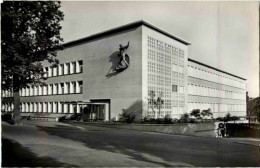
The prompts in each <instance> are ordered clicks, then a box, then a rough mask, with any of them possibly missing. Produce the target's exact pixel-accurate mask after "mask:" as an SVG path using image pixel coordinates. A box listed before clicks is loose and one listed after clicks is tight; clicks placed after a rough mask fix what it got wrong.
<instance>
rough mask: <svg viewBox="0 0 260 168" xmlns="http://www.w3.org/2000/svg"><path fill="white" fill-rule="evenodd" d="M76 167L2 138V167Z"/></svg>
mask: <svg viewBox="0 0 260 168" xmlns="http://www.w3.org/2000/svg"><path fill="white" fill-rule="evenodd" d="M39 166H40V167H72V166H73V167H75V165H68V164H66V163H61V162H59V161H57V160H55V159H53V158H51V157H38V156H37V155H36V154H34V153H32V152H31V151H30V150H29V148H26V147H23V146H22V145H20V144H19V143H17V142H15V141H13V140H9V139H6V138H2V167H39Z"/></svg>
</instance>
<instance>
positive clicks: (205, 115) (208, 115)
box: [201, 108, 213, 118]
mask: <svg viewBox="0 0 260 168" xmlns="http://www.w3.org/2000/svg"><path fill="white" fill-rule="evenodd" d="M210 111H211V110H210V108H209V109H207V110H202V112H201V116H202V117H203V118H204V117H210V118H212V117H213V114H212V113H211V112H210Z"/></svg>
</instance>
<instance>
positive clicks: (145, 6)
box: [61, 1, 259, 97]
mask: <svg viewBox="0 0 260 168" xmlns="http://www.w3.org/2000/svg"><path fill="white" fill-rule="evenodd" d="M61 10H62V11H63V12H64V15H65V17H64V21H63V22H62V26H63V28H62V31H61V36H62V37H63V38H64V42H69V41H72V40H76V39H79V38H83V37H87V36H89V35H92V34H95V33H99V32H101V31H105V30H107V29H111V28H115V27H118V26H121V25H124V24H128V23H131V22H135V21H137V20H142V19H143V20H145V21H148V22H149V23H151V24H153V25H155V26H157V27H159V28H161V29H163V30H165V31H167V32H169V33H171V34H173V35H175V36H177V37H180V38H182V39H184V40H185V41H188V42H190V43H191V45H190V46H189V56H188V57H189V58H191V59H194V60H197V61H199V62H202V63H205V64H208V65H210V66H213V67H216V68H219V69H221V70H223V71H227V72H229V73H232V74H234V75H237V76H240V77H243V78H246V79H247V91H248V92H249V96H250V97H258V96H259V12H258V10H259V2H180V1H179V2H169V1H161V2H154V1H150V2H147V1H146V2H144V1H143V2H137V1H131V2H126V1H124V2H123V1H121V2H119V1H114V2H113V1H111V2H100V1H93V2H91V1H88V2H87V1H86V2H84V1H78V2H70V1H63V2H62V4H61Z"/></svg>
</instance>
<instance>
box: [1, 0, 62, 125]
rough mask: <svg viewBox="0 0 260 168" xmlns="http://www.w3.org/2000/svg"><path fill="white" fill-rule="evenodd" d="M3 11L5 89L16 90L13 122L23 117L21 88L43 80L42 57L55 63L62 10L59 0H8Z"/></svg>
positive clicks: (60, 40) (16, 122)
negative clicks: (21, 112) (21, 114)
mask: <svg viewBox="0 0 260 168" xmlns="http://www.w3.org/2000/svg"><path fill="white" fill-rule="evenodd" d="M1 5H2V6H1V9H2V11H1V15H2V34H1V35H2V39H1V46H2V59H1V60H2V76H1V77H2V83H1V85H2V89H6V90H13V93H14V122H15V124H18V123H19V121H20V95H19V89H21V88H22V87H28V86H29V85H40V84H43V83H44V81H43V80H44V79H42V76H43V73H44V72H43V70H42V63H41V62H42V61H44V60H47V61H48V62H49V63H51V64H52V65H54V66H55V65H56V64H57V63H58V60H57V59H56V55H57V52H56V49H60V48H61V45H60V43H61V42H62V41H63V40H62V38H61V37H60V30H61V25H60V21H62V20H63V17H64V15H63V12H61V11H60V10H59V8H60V2H57V1H5V2H4V3H2V4H1Z"/></svg>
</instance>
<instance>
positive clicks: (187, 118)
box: [179, 113, 190, 123]
mask: <svg viewBox="0 0 260 168" xmlns="http://www.w3.org/2000/svg"><path fill="white" fill-rule="evenodd" d="M179 121H180V122H182V123H187V122H189V121H190V116H189V114H188V113H184V114H182V115H181V118H180V119H179Z"/></svg>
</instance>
